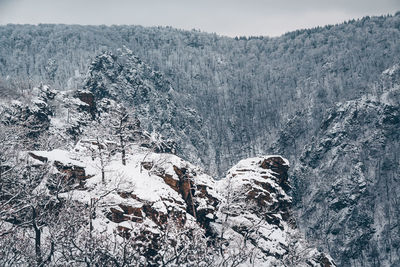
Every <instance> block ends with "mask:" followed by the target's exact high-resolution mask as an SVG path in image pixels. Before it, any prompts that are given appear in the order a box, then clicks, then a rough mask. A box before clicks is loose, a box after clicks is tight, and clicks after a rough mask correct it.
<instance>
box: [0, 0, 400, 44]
mask: <svg viewBox="0 0 400 267" xmlns="http://www.w3.org/2000/svg"><path fill="white" fill-rule="evenodd" d="M397 11H400V0H196V1H193V0H142V1H139V0H0V24H8V23H18V24H25V23H28V24H38V23H65V24H94V25H96V24H106V25H112V24H135V25H143V26H158V25H162V26H172V27H175V28H180V29H187V30H191V29H193V28H195V29H200V30H202V31H206V32H216V33H218V34H222V35H228V36H232V37H233V36H238V35H246V36H249V35H267V36H278V35H281V34H283V33H285V32H288V31H292V30H296V29H302V28H310V27H315V26H322V25H326V24H335V23H341V22H343V21H345V20H348V19H352V18H361V17H363V16H366V15H384V14H394V13H395V12H397Z"/></svg>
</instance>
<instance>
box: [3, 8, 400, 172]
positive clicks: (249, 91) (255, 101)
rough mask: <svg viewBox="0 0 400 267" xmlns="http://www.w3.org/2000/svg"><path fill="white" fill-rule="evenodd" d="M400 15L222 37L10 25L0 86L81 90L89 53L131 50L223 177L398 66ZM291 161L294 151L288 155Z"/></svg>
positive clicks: (5, 30) (5, 36)
mask: <svg viewBox="0 0 400 267" xmlns="http://www.w3.org/2000/svg"><path fill="white" fill-rule="evenodd" d="M399 29H400V14H399V13H397V14H396V15H393V16H391V15H389V16H381V17H365V18H363V19H359V20H352V21H348V22H346V23H343V24H339V25H329V26H325V27H318V28H313V29H307V30H298V31H294V32H290V33H287V34H285V35H283V36H281V37H277V38H268V37H248V38H246V37H240V38H228V37H221V36H218V35H216V34H208V33H203V32H199V31H182V30H177V29H173V28H170V27H166V28H165V27H153V28H148V27H141V26H110V27H107V26H78V25H47V24H46V25H45V24H41V25H37V26H32V25H7V26H2V27H0V38H1V40H0V43H1V45H0V55H1V58H0V73H1V76H2V83H3V84H4V83H5V84H8V85H7V86H12V84H14V85H16V84H17V86H18V87H20V88H21V87H22V88H26V89H29V88H31V87H32V86H34V85H37V84H38V83H40V82H43V83H48V84H50V85H51V86H53V87H55V88H57V89H60V90H63V89H67V88H76V87H80V86H82V76H83V74H85V73H86V71H87V67H88V64H89V63H90V62H91V60H92V58H93V57H94V55H96V54H99V53H101V52H103V51H104V50H116V49H118V48H121V47H123V46H126V47H128V48H129V49H131V50H132V51H133V53H134V54H136V55H137V56H138V57H139V58H141V59H142V60H143V61H144V62H146V63H147V64H149V65H150V66H152V67H153V68H154V69H155V70H158V71H161V72H162V73H163V74H164V75H165V76H166V78H167V79H168V80H169V81H170V82H171V85H172V87H173V88H174V90H175V91H177V92H179V93H180V94H179V95H180V97H179V98H178V99H176V102H179V101H184V103H183V104H184V105H185V106H188V107H191V108H194V109H195V110H196V111H197V112H198V114H199V115H200V116H201V117H202V118H203V120H204V128H205V130H206V131H207V133H208V134H207V136H205V137H204V140H202V142H198V144H194V146H197V149H198V152H197V155H184V156H185V157H186V158H188V159H194V158H195V159H196V158H197V157H200V159H201V161H202V165H203V166H204V167H205V168H206V169H207V170H208V171H209V172H211V173H214V174H215V173H217V174H219V175H220V176H222V174H223V173H224V171H226V170H227V168H228V167H229V166H231V165H232V164H234V163H235V162H237V161H238V160H239V159H240V158H243V157H246V156H251V155H255V154H262V153H265V152H273V151H271V150H269V147H270V146H271V144H272V143H273V141H274V140H275V139H276V135H277V133H278V131H279V129H280V127H281V126H282V125H283V124H284V123H285V122H286V120H287V119H288V118H290V117H291V116H292V115H294V114H295V113H296V112H298V111H302V112H304V113H306V114H308V115H309V116H308V117H307V118H308V119H309V120H310V121H309V125H310V126H311V127H309V128H310V131H313V130H315V129H316V128H317V127H318V124H319V122H320V121H321V116H322V112H321V111H323V110H325V109H326V108H328V107H330V106H331V105H332V104H333V103H335V102H337V101H341V100H349V99H354V98H356V97H359V96H360V95H362V94H365V93H374V87H373V86H371V85H373V83H374V82H376V81H377V80H378V78H379V75H380V74H381V72H382V71H384V70H385V69H387V68H389V67H390V66H392V65H394V64H395V63H396V62H399V57H400V46H399V41H398V40H399V39H400V30H399ZM287 156H288V157H289V156H291V155H287Z"/></svg>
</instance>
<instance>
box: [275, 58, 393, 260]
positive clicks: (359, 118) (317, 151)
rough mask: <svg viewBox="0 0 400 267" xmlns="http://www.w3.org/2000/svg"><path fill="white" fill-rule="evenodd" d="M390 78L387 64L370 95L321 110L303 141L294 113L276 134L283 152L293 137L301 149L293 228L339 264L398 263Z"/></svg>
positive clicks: (295, 176)
mask: <svg viewBox="0 0 400 267" xmlns="http://www.w3.org/2000/svg"><path fill="white" fill-rule="evenodd" d="M396 75H397V76H396ZM398 77H399V76H398V67H397V65H395V66H393V67H392V68H390V69H388V70H387V71H385V72H384V73H383V76H382V80H381V82H380V83H379V84H376V85H375V86H374V88H375V89H377V90H378V91H380V93H379V94H378V95H377V96H373V95H369V96H364V97H362V98H359V99H356V100H352V101H347V102H343V103H338V104H337V105H336V106H335V107H334V108H332V109H330V110H328V111H327V112H326V116H325V119H324V120H323V122H322V123H321V127H320V128H319V129H318V131H317V132H316V133H315V135H314V136H313V138H312V139H311V140H310V139H307V138H306V137H304V134H303V132H302V130H301V129H302V127H304V122H306V120H304V118H305V117H301V116H300V117H299V118H298V119H299V121H298V122H295V121H292V122H291V123H290V124H289V125H288V127H287V129H288V131H287V133H288V134H287V135H286V136H285V137H283V138H282V139H281V140H280V142H281V144H280V147H282V150H284V149H285V148H284V147H286V149H287V151H291V152H290V153H293V149H296V146H295V145H290V146H286V145H285V144H294V141H293V143H291V141H290V140H292V139H291V138H293V140H296V142H297V144H298V145H297V153H301V155H302V156H301V158H300V159H299V160H298V161H297V162H295V163H294V170H293V173H292V176H293V180H292V182H293V184H294V198H295V203H296V206H297V208H296V209H295V210H296V213H297V215H298V218H299V221H298V222H299V225H300V228H301V229H302V230H303V231H304V232H306V234H307V236H308V237H309V238H311V240H314V241H315V243H316V244H318V246H320V247H323V248H325V249H328V250H329V251H330V253H331V255H332V256H333V257H334V258H335V259H336V261H337V262H338V263H340V265H342V266H396V265H398V264H399V255H400V254H399V251H398V244H399V240H398V236H399V235H398V233H399V230H400V229H399V227H398V226H399V225H398V223H397V222H398V221H399V215H400V213H399V209H398V201H399V193H400V191H399V190H400V187H399V184H398V177H399V174H400V173H399V168H398V166H399V151H400V147H399V145H400V144H399V140H400V139H399V137H400V136H399V129H400V119H399V118H400V109H399V86H398ZM301 119H303V121H302V120H301ZM290 133H292V134H293V135H291V134H290ZM299 144H305V146H304V148H302V147H301V146H300V145H299ZM292 155H293V154H292Z"/></svg>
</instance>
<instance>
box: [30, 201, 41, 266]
mask: <svg viewBox="0 0 400 267" xmlns="http://www.w3.org/2000/svg"><path fill="white" fill-rule="evenodd" d="M36 218H37V213H36V209H35V208H34V207H32V226H33V230H34V231H35V254H36V255H35V256H36V264H37V266H40V265H41V264H42V262H43V258H42V249H41V246H40V239H41V232H40V229H39V227H38V226H37V224H36Z"/></svg>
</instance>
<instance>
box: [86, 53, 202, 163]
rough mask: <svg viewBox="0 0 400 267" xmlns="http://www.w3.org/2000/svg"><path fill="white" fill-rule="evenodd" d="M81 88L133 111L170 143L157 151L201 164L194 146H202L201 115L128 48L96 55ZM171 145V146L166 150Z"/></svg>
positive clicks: (165, 80)
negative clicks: (174, 153) (173, 152)
mask: <svg viewBox="0 0 400 267" xmlns="http://www.w3.org/2000/svg"><path fill="white" fill-rule="evenodd" d="M84 88H85V91H88V92H91V93H92V94H93V95H94V97H95V99H96V101H98V100H101V99H103V98H107V99H111V100H113V101H116V102H117V103H122V104H123V105H124V106H125V107H126V108H127V110H128V111H129V110H130V111H132V113H135V116H137V117H138V119H139V120H140V122H141V126H142V128H143V129H144V130H146V131H148V132H149V133H153V132H157V133H159V134H161V135H162V136H163V137H164V138H165V139H167V140H166V143H168V142H169V143H170V144H169V145H168V146H166V147H159V148H158V149H159V151H158V152H167V153H170V152H172V151H175V150H176V152H177V153H178V155H180V156H182V157H183V158H185V159H188V160H190V161H191V162H194V163H197V164H199V163H201V162H200V161H199V158H201V157H199V156H198V155H199V154H201V153H200V152H199V151H200V150H199V149H198V148H199V147H201V145H202V144H203V147H204V146H205V143H206V142H205V140H204V136H206V135H207V134H206V133H205V132H204V129H203V127H202V125H203V120H202V118H201V117H200V116H199V115H198V114H197V113H196V112H195V111H194V110H193V109H190V108H188V107H187V106H186V105H185V104H184V103H185V96H181V95H179V94H178V92H176V91H174V90H173V88H172V87H171V84H170V83H169V81H168V80H167V79H166V78H165V77H164V76H163V75H162V74H161V73H160V72H157V71H155V70H154V69H152V68H151V67H149V66H148V65H147V64H145V63H144V62H143V61H142V60H141V59H139V58H138V57H136V56H135V55H134V54H133V52H132V51H131V50H129V49H127V48H124V49H119V50H118V51H116V52H109V51H108V52H104V53H102V54H99V55H97V56H96V57H95V58H94V60H93V62H92V63H91V64H90V66H89V70H88V73H87V76H86V78H85V86H84ZM133 111H134V112H133ZM171 140H173V141H174V142H176V144H172V141H171ZM171 146H173V149H172V150H171V149H168V147H171ZM204 151H206V150H205V149H204Z"/></svg>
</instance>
